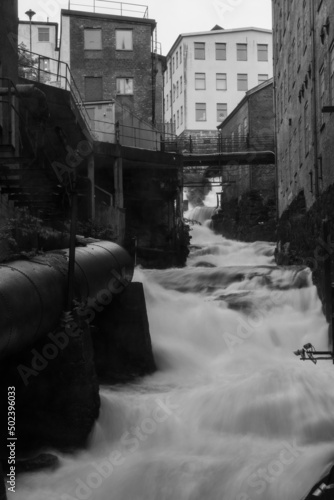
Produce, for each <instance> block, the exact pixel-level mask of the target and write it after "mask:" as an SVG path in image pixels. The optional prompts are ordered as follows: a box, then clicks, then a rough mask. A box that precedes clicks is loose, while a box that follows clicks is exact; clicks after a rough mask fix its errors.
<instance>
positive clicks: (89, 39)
mask: <svg viewBox="0 0 334 500" xmlns="http://www.w3.org/2000/svg"><path fill="white" fill-rule="evenodd" d="M84 39H85V45H84V48H85V50H102V30H101V29H91V28H85V31H84Z"/></svg>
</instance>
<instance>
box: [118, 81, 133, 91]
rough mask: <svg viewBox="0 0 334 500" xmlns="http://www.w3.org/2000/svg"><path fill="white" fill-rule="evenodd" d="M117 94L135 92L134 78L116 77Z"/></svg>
mask: <svg viewBox="0 0 334 500" xmlns="http://www.w3.org/2000/svg"><path fill="white" fill-rule="evenodd" d="M116 90H117V94H133V78H116Z"/></svg>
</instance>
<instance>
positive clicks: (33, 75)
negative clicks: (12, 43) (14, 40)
mask: <svg viewBox="0 0 334 500" xmlns="http://www.w3.org/2000/svg"><path fill="white" fill-rule="evenodd" d="M44 59H45V57H43V56H38V55H37V56H36V54H33V53H32V52H29V50H27V47H26V45H25V44H24V43H23V42H21V43H20V45H19V46H18V64H19V76H21V77H22V78H27V79H28V80H34V81H38V82H42V83H46V82H48V81H50V74H49V73H48V72H46V71H45V70H44V68H43V67H42V66H41V61H43V60H44Z"/></svg>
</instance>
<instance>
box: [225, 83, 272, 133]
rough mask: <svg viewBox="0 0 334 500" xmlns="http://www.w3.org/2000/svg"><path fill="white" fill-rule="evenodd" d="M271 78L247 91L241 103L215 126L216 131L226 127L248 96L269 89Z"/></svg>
mask: <svg viewBox="0 0 334 500" xmlns="http://www.w3.org/2000/svg"><path fill="white" fill-rule="evenodd" d="M273 81H274V80H273V78H269V80H266V81H265V82H262V83H259V85H256V87H253V88H251V89H249V90H247V92H246V94H245V96H244V97H243V98H242V99H241V101H240V102H239V104H238V105H237V106H236V107H235V108H234V109H233V110H232V111H231V113H230V114H229V115H228V116H227V117H226V118H225V120H224V121H223V122H222V123H221V124H220V125H218V126H217V129H218V130H219V129H221V128H223V126H224V125H226V123H228V122H229V121H230V120H231V119H232V118H233V116H235V115H236V114H237V112H238V111H239V109H240V108H242V106H243V105H244V104H246V102H247V101H248V100H249V98H250V96H252V95H254V94H256V93H257V92H260V91H261V90H263V89H265V88H266V87H270V85H273Z"/></svg>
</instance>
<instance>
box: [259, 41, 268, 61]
mask: <svg viewBox="0 0 334 500" xmlns="http://www.w3.org/2000/svg"><path fill="white" fill-rule="evenodd" d="M260 47H265V50H261V49H260ZM260 54H265V58H262V57H260ZM257 60H258V62H268V60H269V45H268V44H267V43H258V44H257Z"/></svg>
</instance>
